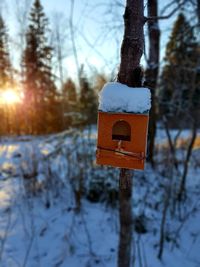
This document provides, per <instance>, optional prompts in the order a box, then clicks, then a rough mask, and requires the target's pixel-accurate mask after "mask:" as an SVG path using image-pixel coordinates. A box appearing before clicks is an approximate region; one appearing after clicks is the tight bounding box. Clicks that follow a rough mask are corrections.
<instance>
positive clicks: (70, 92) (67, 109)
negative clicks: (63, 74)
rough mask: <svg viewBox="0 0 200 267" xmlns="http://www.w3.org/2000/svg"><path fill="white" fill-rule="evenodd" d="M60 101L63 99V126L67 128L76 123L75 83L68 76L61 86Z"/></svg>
mask: <svg viewBox="0 0 200 267" xmlns="http://www.w3.org/2000/svg"><path fill="white" fill-rule="evenodd" d="M62 97H63V99H62V101H63V112H64V127H65V128H68V127H70V126H72V125H73V124H76V120H77V118H76V117H77V111H78V109H77V93H76V85H75V83H74V82H73V81H72V80H71V79H70V78H69V79H67V80H66V82H65V83H64V85H63V88H62Z"/></svg>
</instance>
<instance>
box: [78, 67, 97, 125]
mask: <svg viewBox="0 0 200 267" xmlns="http://www.w3.org/2000/svg"><path fill="white" fill-rule="evenodd" d="M79 102H80V112H81V115H82V122H83V124H92V123H95V122H96V117H97V97H96V95H95V92H94V89H93V88H92V87H91V85H90V83H89V81H88V79H87V77H85V76H84V74H83V71H82V72H81V77H80V99H79Z"/></svg>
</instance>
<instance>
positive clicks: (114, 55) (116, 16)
mask: <svg viewBox="0 0 200 267" xmlns="http://www.w3.org/2000/svg"><path fill="white" fill-rule="evenodd" d="M0 1H1V3H3V2H2V1H4V2H5V4H6V5H5V7H4V9H3V14H4V18H6V23H7V25H8V26H9V30H10V36H11V42H12V55H13V58H14V60H15V62H19V50H20V43H19V42H20V40H19V33H18V32H19V31H18V24H17V22H16V3H17V5H18V7H20V6H19V5H22V4H23V3H24V2H25V1H28V0H0ZM32 1H33V0H32ZM167 1H168V0H166V1H165V4H166V2H167ZM119 2H121V3H125V0H124V1H121V0H119ZM160 2H162V4H163V1H160ZM41 3H42V5H43V7H44V11H45V13H46V15H47V17H48V18H49V21H50V23H51V28H54V27H55V25H56V23H59V22H58V21H60V25H61V28H62V32H63V34H64V35H65V36H66V38H65V40H63V49H62V51H63V55H64V56H65V59H64V74H65V76H72V77H75V76H76V64H75V60H74V56H73V52H72V43H71V38H70V31H69V17H70V9H71V1H70V0H68V1H67V0H41ZM74 3H75V4H74V17H73V18H74V19H73V23H74V29H75V42H76V47H77V52H78V59H79V65H81V64H84V65H85V69H86V70H87V72H89V71H90V70H94V69H95V68H96V69H97V70H98V71H99V72H105V73H108V74H110V73H111V72H112V71H113V70H117V66H118V64H119V60H120V59H119V54H120V46H121V41H122V37H123V19H122V15H123V12H124V8H123V7H121V8H119V7H117V6H116V4H115V0H106V1H102V0H74ZM109 3H111V4H112V7H111V6H109ZM19 10H20V12H21V10H22V9H21V7H20V8H19ZM55 14H57V15H56V18H57V19H55ZM171 22H172V19H170V20H167V21H161V22H160V24H161V29H162V30H163V32H162V39H161V53H162V55H163V53H164V47H165V44H166V40H167V38H166V37H167V36H168V34H169V32H170V29H171V24H172V23H171Z"/></svg>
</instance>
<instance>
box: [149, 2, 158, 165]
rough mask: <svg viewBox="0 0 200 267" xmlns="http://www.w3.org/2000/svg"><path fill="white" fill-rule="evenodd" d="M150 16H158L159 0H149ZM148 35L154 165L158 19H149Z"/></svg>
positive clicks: (150, 151)
mask: <svg viewBox="0 0 200 267" xmlns="http://www.w3.org/2000/svg"><path fill="white" fill-rule="evenodd" d="M148 16H149V17H155V18H156V17H158V2H157V0H148ZM148 36H149V58H148V67H147V71H146V82H147V85H148V87H149V88H150V89H151V101H152V102H151V104H152V107H151V111H150V122H149V143H148V153H149V156H148V158H149V161H150V162H151V164H152V165H154V159H153V158H154V143H155V136H156V121H157V114H156V100H155V93H156V86H157V79H158V72H159V51H160V29H159V24H158V19H155V20H149V21H148Z"/></svg>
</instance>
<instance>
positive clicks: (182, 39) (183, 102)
mask: <svg viewBox="0 0 200 267" xmlns="http://www.w3.org/2000/svg"><path fill="white" fill-rule="evenodd" d="M198 57H199V51H198V45H197V42H196V38H195V35H194V32H193V28H192V27H191V25H190V24H189V22H188V21H187V20H186V18H185V16H184V15H183V14H182V13H181V14H179V16H178V18H177V20H176V22H175V24H174V26H173V30H172V34H171V36H170V40H169V42H168V44H167V47H166V55H165V65H164V67H163V71H162V75H161V92H160V94H161V105H160V107H161V113H163V114H165V115H169V116H172V117H173V116H182V115H183V114H186V113H190V112H191V110H192V107H193V104H194V99H195V98H196V93H197V79H196V76H197V64H198Z"/></svg>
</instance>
